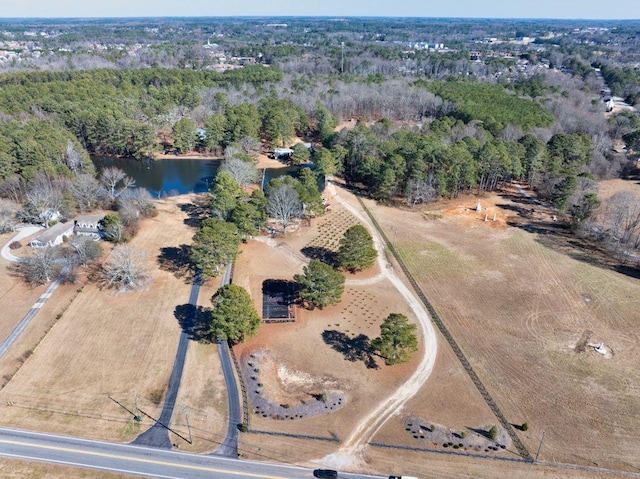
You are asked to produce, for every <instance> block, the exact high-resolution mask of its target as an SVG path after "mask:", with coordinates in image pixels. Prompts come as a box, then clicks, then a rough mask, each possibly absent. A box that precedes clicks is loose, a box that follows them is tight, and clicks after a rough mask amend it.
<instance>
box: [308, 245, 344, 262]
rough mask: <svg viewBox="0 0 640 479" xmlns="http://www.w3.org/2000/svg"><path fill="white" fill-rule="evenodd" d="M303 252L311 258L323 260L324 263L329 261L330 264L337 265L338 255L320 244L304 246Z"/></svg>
mask: <svg viewBox="0 0 640 479" xmlns="http://www.w3.org/2000/svg"><path fill="white" fill-rule="evenodd" d="M301 252H302V254H303V255H305V256H306V257H307V258H309V259H319V260H320V261H322V262H323V263H327V264H328V265H331V266H335V265H336V256H337V255H336V253H335V252H334V251H331V250H330V249H327V248H323V247H320V246H305V247H304V248H302V250H301Z"/></svg>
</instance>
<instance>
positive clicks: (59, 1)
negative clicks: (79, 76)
mask: <svg viewBox="0 0 640 479" xmlns="http://www.w3.org/2000/svg"><path fill="white" fill-rule="evenodd" d="M2 3H3V8H2V10H3V11H2V19H6V20H11V19H16V20H17V19H20V20H28V19H41V20H45V19H46V20H49V19H105V18H106V19H111V18H114V19H115V18H195V17H202V18H228V17H234V18H235V17H238V18H240V17H250V18H261V17H267V18H278V17H292V18H295V17H321V18H327V17H328V18H332V17H333V18H335V17H338V18H419V19H427V18H440V19H455V18H461V19H469V20H471V19H477V20H480V19H496V20H596V21H598V20H599V21H609V20H610V21H622V20H639V19H640V2H638V1H637V0H617V1H616V2H615V3H616V4H615V6H612V5H603V4H602V2H601V1H600V0H563V1H562V2H558V1H557V0H538V1H537V2H535V3H530V2H527V3H521V2H512V1H511V0H487V1H486V2H477V1H476V0H450V1H449V2H444V3H443V2H439V3H431V2H424V0H404V1H402V2H396V3H390V2H388V1H386V0H351V1H349V2H344V1H343V0H323V1H322V2H320V1H315V2H314V1H310V2H306V3H302V2H299V1H297V0H272V1H271V2H268V4H267V3H265V2H264V1H263V0H239V1H237V2H234V3H224V4H210V3H209V2H207V1H206V0H182V1H181V2H175V1H173V0H156V1H155V2H153V3H151V2H147V1H142V0H111V1H110V2H104V3H98V4H95V3H89V2H85V1H84V0H56V1H55V2H52V1H50V0H3V2H2Z"/></svg>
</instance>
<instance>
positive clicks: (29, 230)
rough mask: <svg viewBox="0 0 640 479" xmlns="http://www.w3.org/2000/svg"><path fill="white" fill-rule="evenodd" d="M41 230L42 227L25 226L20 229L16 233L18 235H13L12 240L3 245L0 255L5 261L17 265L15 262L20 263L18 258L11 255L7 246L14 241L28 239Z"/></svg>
mask: <svg viewBox="0 0 640 479" xmlns="http://www.w3.org/2000/svg"><path fill="white" fill-rule="evenodd" d="M41 229H42V226H25V227H24V228H21V229H20V231H19V232H18V234H17V235H15V236H14V237H13V238H11V239H10V240H9V241H8V242H7V244H5V245H4V246H3V247H2V251H0V254H1V255H2V257H3V258H4V259H6V260H7V261H11V262H13V263H17V262H19V261H21V259H20V258H18V257H17V256H14V255H12V254H11V248H9V245H10V244H11V243H13V242H14V241H20V240H23V239H25V238H28V237H29V236H31V235H32V234H34V233H35V232H37V231H40V230H41Z"/></svg>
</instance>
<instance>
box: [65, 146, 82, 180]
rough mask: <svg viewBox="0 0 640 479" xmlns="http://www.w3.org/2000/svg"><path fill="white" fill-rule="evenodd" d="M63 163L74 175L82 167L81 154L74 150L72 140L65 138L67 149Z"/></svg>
mask: <svg viewBox="0 0 640 479" xmlns="http://www.w3.org/2000/svg"><path fill="white" fill-rule="evenodd" d="M64 159H65V163H66V164H67V166H68V167H69V169H70V170H71V172H72V173H73V174H74V175H77V174H78V171H80V169H81V168H82V155H81V154H80V153H79V152H78V151H77V150H76V147H75V146H74V144H73V142H72V141H71V140H67V150H66V152H65V155H64Z"/></svg>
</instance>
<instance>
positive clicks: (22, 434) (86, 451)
mask: <svg viewBox="0 0 640 479" xmlns="http://www.w3.org/2000/svg"><path fill="white" fill-rule="evenodd" d="M0 456H3V457H11V458H17V459H25V460H31V461H41V462H48V463H55V464H65V465H70V466H76V467H84V468H89V469H99V470H104V471H111V472H117V473H120V474H128V475H131V476H141V477H153V478H159V479H205V478H206V479H228V478H237V479H243V478H246V479H260V478H264V479H309V478H312V477H313V475H312V470H311V469H304V468H301V467H294V466H286V465H277V464H267V463H260V462H253V461H239V460H237V459H229V458H225V457H220V456H210V455H208V456H205V455H197V454H188V453H182V452H175V451H170V450H166V449H157V448H146V447H140V446H135V445H130V444H112V443H107V442H101V441H91V440H86V439H77V438H72V437H67V436H58V435H54V434H42V433H37V432H27V431H19V430H16V429H7V428H0ZM339 477H341V478H348V479H359V478H372V477H374V476H365V475H359V474H342V473H340V474H339Z"/></svg>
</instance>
